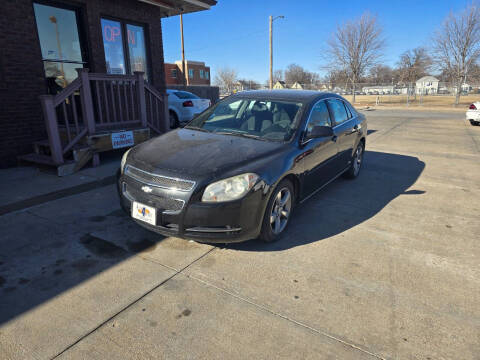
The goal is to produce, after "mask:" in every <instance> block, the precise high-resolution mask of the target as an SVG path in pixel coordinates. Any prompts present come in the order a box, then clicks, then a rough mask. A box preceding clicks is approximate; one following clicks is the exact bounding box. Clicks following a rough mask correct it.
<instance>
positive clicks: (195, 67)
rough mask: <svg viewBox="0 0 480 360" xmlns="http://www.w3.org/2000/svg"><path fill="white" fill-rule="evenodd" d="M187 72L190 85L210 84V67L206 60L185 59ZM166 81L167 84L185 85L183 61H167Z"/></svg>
mask: <svg viewBox="0 0 480 360" xmlns="http://www.w3.org/2000/svg"><path fill="white" fill-rule="evenodd" d="M185 72H186V73H187V74H188V85H206V86H210V67H209V66H205V63H204V62H201V61H192V60H185ZM165 82H166V84H167V86H168V85H183V73H182V61H175V63H174V64H169V63H165Z"/></svg>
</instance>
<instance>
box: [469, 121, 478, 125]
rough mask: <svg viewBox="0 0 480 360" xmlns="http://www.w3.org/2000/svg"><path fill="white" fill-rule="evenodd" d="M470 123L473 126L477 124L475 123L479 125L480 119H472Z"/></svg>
mask: <svg viewBox="0 0 480 360" xmlns="http://www.w3.org/2000/svg"><path fill="white" fill-rule="evenodd" d="M470 124H472V125H473V126H475V125H478V124H479V123H478V121H475V120H470Z"/></svg>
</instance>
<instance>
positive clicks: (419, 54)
mask: <svg viewBox="0 0 480 360" xmlns="http://www.w3.org/2000/svg"><path fill="white" fill-rule="evenodd" d="M431 66H432V59H431V57H430V56H429V55H428V54H427V52H426V50H425V49H424V48H422V47H418V48H415V49H413V50H407V51H405V52H404V53H403V54H402V55H400V60H399V61H398V63H397V69H398V72H399V75H400V81H401V82H403V83H405V84H408V89H409V90H408V92H407V101H408V97H409V95H410V89H413V83H414V82H415V81H417V80H418V79H419V78H421V77H422V76H425V75H427V73H428V70H429V69H430V67H431ZM415 96H416V95H415Z"/></svg>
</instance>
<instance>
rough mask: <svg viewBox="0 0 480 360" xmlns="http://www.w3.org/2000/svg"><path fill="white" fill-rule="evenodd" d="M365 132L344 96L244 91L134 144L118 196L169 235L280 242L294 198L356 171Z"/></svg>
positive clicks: (137, 217)
mask: <svg viewBox="0 0 480 360" xmlns="http://www.w3.org/2000/svg"><path fill="white" fill-rule="evenodd" d="M366 134H367V122H366V119H365V116H364V115H362V114H360V113H358V112H357V111H356V110H355V109H354V107H353V106H352V105H351V104H350V103H349V102H348V101H346V100H345V99H344V98H342V97H341V96H339V95H336V94H331V93H321V92H317V91H299V90H274V91H246V92H241V93H239V94H236V95H232V96H230V97H228V98H226V99H224V100H222V101H220V102H218V103H217V104H216V105H214V106H212V107H210V108H209V109H207V110H205V111H204V112H203V113H201V114H200V115H198V116H197V117H196V118H194V119H193V120H192V121H191V122H190V123H189V124H188V125H187V126H185V127H184V128H182V129H177V130H174V131H171V132H169V133H167V134H164V135H162V136H159V137H157V138H154V139H151V140H149V141H147V142H144V143H142V144H140V145H137V146H135V147H134V148H132V149H130V150H129V151H127V152H126V153H125V155H124V157H123V159H122V163H121V169H120V171H119V173H118V191H119V195H120V202H121V205H122V208H123V209H125V210H126V211H127V212H128V213H129V214H130V215H131V216H132V218H133V219H134V220H135V221H136V222H137V223H138V224H140V225H142V226H144V227H146V228H147V229H150V230H152V231H156V232H158V233H160V234H163V235H167V236H177V237H182V238H187V239H193V240H197V241H203V242H222V243H225V242H236V241H244V240H248V239H253V238H257V237H258V238H260V239H262V240H264V241H267V242H270V241H274V240H276V239H278V237H279V235H280V234H281V233H282V232H283V231H284V230H285V228H286V226H287V224H288V221H289V219H290V217H291V213H292V210H293V208H294V206H295V205H297V204H298V203H300V202H302V201H304V200H305V199H307V198H308V197H309V196H311V195H312V194H314V193H315V192H316V191H318V190H320V189H321V188H322V187H324V186H325V185H326V184H328V183H329V182H331V181H333V180H334V179H336V178H337V177H338V176H340V175H342V174H343V175H345V176H347V177H349V178H355V177H357V176H358V174H359V172H360V169H361V165H362V159H363V153H364V150H365V140H366Z"/></svg>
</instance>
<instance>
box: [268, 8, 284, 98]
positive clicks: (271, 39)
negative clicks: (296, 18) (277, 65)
mask: <svg viewBox="0 0 480 360" xmlns="http://www.w3.org/2000/svg"><path fill="white" fill-rule="evenodd" d="M284 18H285V16H283V15H280V16H277V17H273V16H272V15H270V16H269V17H268V20H269V28H270V29H269V30H270V81H269V87H270V90H271V89H273V21H274V20H275V19H284Z"/></svg>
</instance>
